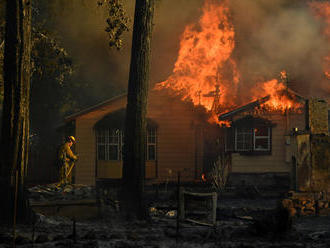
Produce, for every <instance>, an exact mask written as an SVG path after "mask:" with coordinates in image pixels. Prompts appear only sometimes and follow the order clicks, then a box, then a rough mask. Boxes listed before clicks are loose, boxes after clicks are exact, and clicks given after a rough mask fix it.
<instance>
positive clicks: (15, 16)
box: [0, 0, 31, 222]
mask: <svg viewBox="0 0 330 248" xmlns="http://www.w3.org/2000/svg"><path fill="white" fill-rule="evenodd" d="M30 52H31V0H8V1H6V29H5V51H4V103H3V118H2V130H1V147H2V149H1V153H2V154H1V161H0V166H1V167H0V180H1V181H0V184H1V185H0V187H1V189H0V190H1V191H2V192H1V195H2V200H3V202H2V204H0V205H1V207H0V219H2V220H5V221H11V220H13V219H16V217H17V221H19V222H22V221H25V220H26V218H27V213H28V211H29V209H28V204H27V202H28V201H27V199H26V194H25V189H24V178H25V176H26V171H27V170H26V167H27V161H28V135H29V102H30V99H29V98H30V69H31V63H30ZM16 206H17V209H16ZM16 213H17V214H16Z"/></svg>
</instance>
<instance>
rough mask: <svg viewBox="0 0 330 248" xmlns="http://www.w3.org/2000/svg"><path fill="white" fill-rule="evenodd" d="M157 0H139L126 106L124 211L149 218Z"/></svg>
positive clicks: (122, 194)
mask: <svg viewBox="0 0 330 248" xmlns="http://www.w3.org/2000/svg"><path fill="white" fill-rule="evenodd" d="M153 13H154V0H136V3H135V16H134V28H133V42H132V52H131V64H130V74H129V82H128V96H127V108H126V126H125V140H124V142H125V146H124V163H123V187H122V192H121V196H122V203H121V204H122V205H121V206H122V210H123V211H124V212H125V213H126V214H130V215H132V216H134V217H137V218H138V219H144V218H145V217H146V209H145V207H144V201H143V192H144V178H145V159H146V156H145V150H146V112H147V98H148V84H149V67H150V66H149V64H150V50H151V49H150V47H151V36H152V25H153V24H152V19H153Z"/></svg>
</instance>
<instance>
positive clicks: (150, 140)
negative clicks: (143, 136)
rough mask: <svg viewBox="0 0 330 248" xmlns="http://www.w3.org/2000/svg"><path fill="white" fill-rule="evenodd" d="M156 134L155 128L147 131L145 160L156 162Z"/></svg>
mask: <svg viewBox="0 0 330 248" xmlns="http://www.w3.org/2000/svg"><path fill="white" fill-rule="evenodd" d="M156 144H157V133H156V128H148V130H147V160H156Z"/></svg>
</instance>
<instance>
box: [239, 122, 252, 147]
mask: <svg viewBox="0 0 330 248" xmlns="http://www.w3.org/2000/svg"><path fill="white" fill-rule="evenodd" d="M235 131H236V132H235V136H236V139H235V140H236V142H235V150H236V151H250V150H251V148H252V142H251V141H252V132H251V129H250V128H236V130H235Z"/></svg>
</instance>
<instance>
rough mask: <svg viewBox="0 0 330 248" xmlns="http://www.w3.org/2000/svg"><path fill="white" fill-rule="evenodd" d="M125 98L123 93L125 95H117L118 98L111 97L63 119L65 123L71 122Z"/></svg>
mask: <svg viewBox="0 0 330 248" xmlns="http://www.w3.org/2000/svg"><path fill="white" fill-rule="evenodd" d="M126 96H127V94H126V93H125V94H122V95H119V96H115V97H112V98H110V99H108V100H106V101H103V102H101V103H98V104H96V105H93V106H91V107H88V108H85V109H83V110H80V111H78V112H76V113H73V114H71V115H68V116H66V117H65V118H64V119H65V121H71V120H74V119H76V118H77V117H79V116H81V115H84V114H87V113H89V112H92V111H94V110H96V109H98V108H101V107H104V106H107V105H109V104H111V103H112V102H114V101H116V100H119V99H121V98H124V97H126Z"/></svg>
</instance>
